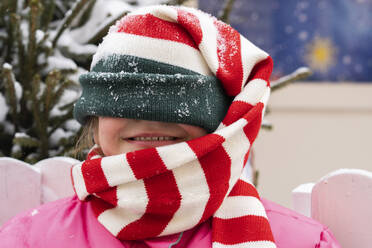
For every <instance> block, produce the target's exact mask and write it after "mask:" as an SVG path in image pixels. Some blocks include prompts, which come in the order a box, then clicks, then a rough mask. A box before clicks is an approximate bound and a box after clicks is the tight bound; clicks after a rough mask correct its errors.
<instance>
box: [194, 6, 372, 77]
mask: <svg viewBox="0 0 372 248" xmlns="http://www.w3.org/2000/svg"><path fill="white" fill-rule="evenodd" d="M223 3H224V0H199V7H200V9H202V10H204V11H206V12H208V13H211V14H212V15H217V14H218V12H219V11H220V9H222V6H223ZM230 22H231V25H232V26H233V27H234V28H236V29H237V30H238V31H239V32H240V33H242V34H243V35H244V36H246V37H247V38H248V39H249V40H251V41H252V42H253V43H255V44H256V45H258V46H259V47H261V48H262V49H264V50H265V51H267V52H269V53H270V55H271V56H272V57H273V59H274V77H280V76H281V75H284V74H287V73H290V72H292V71H293V70H295V69H296V68H298V67H300V66H309V67H310V68H312V69H313V71H314V75H313V76H311V78H310V79H312V80H319V81H321V80H327V81H360V82H363V81H369V82H372V0H298V1H297V0H285V1H284V0H282V1H280V0H261V1H253V0H236V1H235V4H234V8H233V11H232V14H231V15H230Z"/></svg>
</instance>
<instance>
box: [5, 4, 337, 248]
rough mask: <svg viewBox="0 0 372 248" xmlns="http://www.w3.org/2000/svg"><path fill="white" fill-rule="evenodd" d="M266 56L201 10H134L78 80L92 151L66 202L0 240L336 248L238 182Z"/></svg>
mask: <svg viewBox="0 0 372 248" xmlns="http://www.w3.org/2000/svg"><path fill="white" fill-rule="evenodd" d="M271 70H272V60H271V58H270V57H269V56H268V55H267V54H266V53H265V52H264V51H262V50H260V49H259V48H257V47H256V46H254V45H253V44H252V43H250V42H249V41H248V40H246V39H245V38H244V37H242V36H241V35H240V34H239V33H238V32H237V31H235V30H234V29H232V28H231V27H230V26H228V25H226V24H224V23H222V22H220V21H217V20H216V19H215V18H213V17H211V16H209V15H207V14H205V13H202V12H200V11H197V10H194V9H189V8H179V7H176V8H175V7H168V6H154V7H150V8H144V9H139V10H137V11H135V12H133V13H131V14H130V15H128V16H126V17H124V18H123V19H122V20H120V21H118V22H117V23H116V24H115V25H114V26H113V27H112V28H111V29H110V31H109V34H108V35H107V36H106V37H105V38H104V41H103V42H102V44H100V46H99V48H98V50H97V53H96V54H95V55H94V57H93V61H92V66H91V71H90V72H89V73H87V74H85V75H82V76H81V78H80V82H81V85H82V87H83V93H82V96H81V97H80V99H79V100H78V102H77V103H76V105H75V110H74V114H75V117H76V119H77V120H78V121H79V122H80V123H82V124H84V125H86V126H87V127H88V128H87V130H88V131H87V133H88V134H91V136H93V137H91V136H87V138H88V139H91V138H93V140H94V143H95V146H94V147H93V148H92V149H91V151H90V152H89V154H88V156H87V159H86V160H85V161H83V162H82V163H81V164H78V165H76V166H74V167H73V168H72V171H71V175H72V182H73V185H74V189H75V192H76V196H75V197H71V198H67V199H62V200H59V201H56V202H54V203H49V204H46V205H44V206H41V207H40V208H38V209H34V210H32V211H30V212H29V213H26V214H23V215H20V216H18V217H16V218H15V219H13V220H11V221H10V222H8V223H7V224H6V225H5V226H3V227H2V229H1V230H0V241H1V245H2V246H1V247H127V248H129V247H131V248H132V247H159V248H160V247H164V248H165V247H203V248H204V247H213V248H217V247H218V248H222V247H257V248H258V247H268V248H272V247H282V248H291V247H293V248H301V247H304V248H305V247H306V248H307V247H339V246H338V245H337V242H336V241H335V240H334V239H333V237H332V235H331V233H330V232H329V231H328V230H327V229H326V228H324V227H323V226H322V225H320V224H318V223H316V222H315V221H313V220H311V219H307V218H305V217H303V216H300V215H298V214H296V213H293V212H291V211H290V210H288V209H285V208H283V207H280V206H277V205H275V204H273V203H271V202H268V201H265V200H262V199H260V198H259V196H258V194H257V191H256V189H255V188H254V186H253V185H252V184H250V183H249V182H246V181H245V180H244V179H242V178H240V176H241V173H242V170H243V167H244V164H245V163H246V160H247V158H248V154H249V149H250V147H251V144H252V143H253V141H254V140H255V138H256V136H257V133H258V131H259V129H260V124H261V119H262V114H263V112H264V107H265V105H266V102H267V100H268V96H269V92H270V87H269V81H268V80H269V76H270V74H271Z"/></svg>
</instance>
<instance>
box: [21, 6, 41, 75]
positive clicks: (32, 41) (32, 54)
mask: <svg viewBox="0 0 372 248" xmlns="http://www.w3.org/2000/svg"><path fill="white" fill-rule="evenodd" d="M29 6H30V15H29V36H28V37H29V39H28V47H27V54H28V57H27V65H26V68H27V69H26V74H25V75H26V78H28V79H29V78H32V77H33V75H34V72H35V68H36V62H37V43H36V30H37V29H38V28H39V16H40V9H41V6H40V2H39V0H31V1H30V3H29ZM20 63H22V62H21V61H20ZM24 82H25V81H24Z"/></svg>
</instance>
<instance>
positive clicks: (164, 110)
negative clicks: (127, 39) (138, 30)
mask: <svg viewBox="0 0 372 248" xmlns="http://www.w3.org/2000/svg"><path fill="white" fill-rule="evenodd" d="M116 56H118V55H116ZM122 58H123V57H121V58H120V59H118V57H117V58H116V60H115V61H116V62H115V63H117V64H116V65H117V67H115V68H114V67H111V66H107V65H106V66H104V64H105V63H104V62H98V63H97V64H96V66H95V67H94V70H97V71H98V70H103V71H107V70H108V68H112V69H113V70H114V69H115V72H97V71H95V72H90V73H87V74H83V75H82V76H81V77H80V83H81V85H82V87H83V93H82V96H81V97H80V98H79V100H78V101H77V103H76V104H75V108H74V116H75V118H76V119H77V120H78V121H79V122H80V123H84V120H85V118H86V117H87V116H92V115H93V116H111V117H121V118H129V119H142V120H153V121H163V122H175V123H184V124H190V125H195V126H200V127H203V128H204V129H206V130H207V131H208V132H213V131H214V130H215V129H216V128H217V127H218V125H219V123H220V122H221V121H222V119H223V117H224V116H225V114H226V112H227V109H228V107H229V105H230V103H231V100H232V99H231V98H229V97H228V96H227V95H226V94H225V93H224V90H223V88H222V85H221V84H220V82H219V81H218V80H217V78H216V77H214V76H204V75H201V74H198V73H195V72H191V71H190V70H186V69H184V68H180V67H177V66H172V65H167V66H166V68H165V71H167V72H168V74H165V73H164V71H163V70H161V69H158V68H161V67H162V66H163V65H166V64H159V63H157V62H154V61H151V60H143V59H140V58H136V60H135V61H136V62H138V63H137V65H136V68H137V69H133V68H132V69H131V70H129V69H128V67H126V68H125V67H122V68H121V69H122V70H121V69H117V68H118V67H119V66H118V65H125V66H126V65H128V63H127V62H128V61H129V60H127V59H128V57H126V58H125V59H124V62H118V61H117V60H122ZM129 63H131V62H129ZM144 64H146V65H144ZM149 64H150V65H149ZM149 68H152V69H154V70H155V71H157V72H161V73H162V74H154V73H149V72H148V71H149ZM163 69H164V68H163ZM184 70H186V72H185V73H188V74H182V73H181V71H182V72H183V71H184ZM126 71H129V72H126ZM143 71H146V72H147V73H144V72H143Z"/></svg>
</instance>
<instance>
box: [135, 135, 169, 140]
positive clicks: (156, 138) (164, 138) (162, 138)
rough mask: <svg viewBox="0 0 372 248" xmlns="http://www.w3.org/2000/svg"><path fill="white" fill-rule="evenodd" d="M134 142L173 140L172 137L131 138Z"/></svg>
mask: <svg viewBox="0 0 372 248" xmlns="http://www.w3.org/2000/svg"><path fill="white" fill-rule="evenodd" d="M132 139H133V140H136V141H164V140H165V141H166V140H174V139H175V138H174V137H169V136H161V137H134V138H132Z"/></svg>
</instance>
